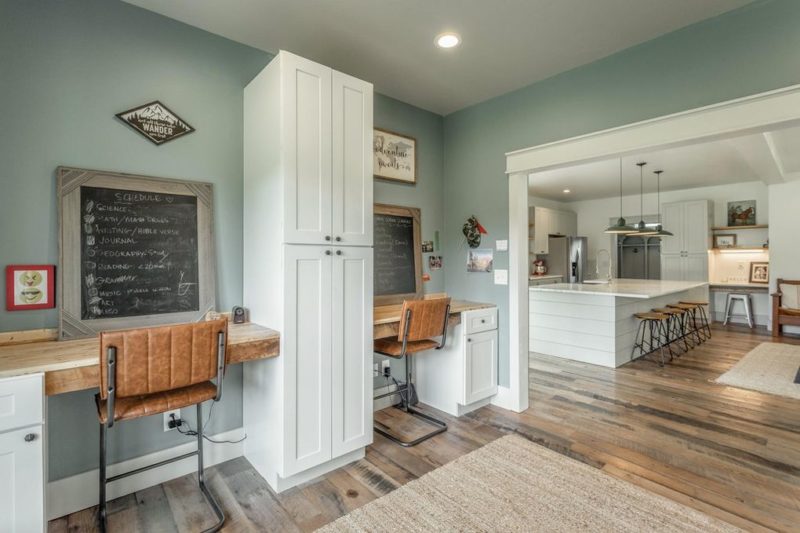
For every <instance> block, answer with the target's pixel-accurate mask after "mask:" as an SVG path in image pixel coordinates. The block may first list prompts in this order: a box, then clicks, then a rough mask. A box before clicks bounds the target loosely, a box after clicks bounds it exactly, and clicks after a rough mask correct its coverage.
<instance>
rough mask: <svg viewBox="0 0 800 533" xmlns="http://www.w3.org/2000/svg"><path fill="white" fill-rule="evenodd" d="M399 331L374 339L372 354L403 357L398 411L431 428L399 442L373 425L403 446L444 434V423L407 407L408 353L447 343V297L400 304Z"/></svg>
mask: <svg viewBox="0 0 800 533" xmlns="http://www.w3.org/2000/svg"><path fill="white" fill-rule="evenodd" d="M400 316H401V322H400V331H399V332H398V334H397V339H394V338H391V337H390V338H387V339H377V340H376V341H375V352H376V353H379V354H381V355H387V356H389V357H393V358H395V359H401V358H405V360H406V382H405V386H404V392H403V389H398V390H399V391H400V398H401V401H402V403H401V405H400V409H402V410H403V411H405V412H406V413H408V414H410V415H411V416H415V417H417V418H420V419H421V420H423V421H424V422H426V423H428V424H430V425H432V426H434V429H433V430H432V431H430V432H428V433H426V434H424V435H422V436H421V437H418V438H416V439H414V440H410V441H407V440H403V439H401V438H399V437H397V436H396V435H393V434H392V433H391V428H390V427H388V426H385V425H383V424H380V422H378V423H377V424H376V425H375V431H376V432H377V433H379V434H381V435H383V436H384V437H386V438H387V439H389V440H391V441H392V442H396V443H397V444H399V445H401V446H405V447H411V446H416V445H417V444H419V443H420V442H423V441H426V440H428V439H429V438H431V437H433V436H435V435H438V434H439V433H444V432H445V431H447V424H446V423H444V422H443V421H441V420H438V419H436V418H434V417H432V416H430V415H427V414H425V413H422V412H420V411H417V410H416V409H414V408H413V407H411V405H412V404H413V403H414V400H412V398H415V397H416V394H415V393H414V384H413V383H412V381H411V358H410V357H409V356H410V355H411V354H417V353H420V352H424V351H426V350H432V349H435V350H439V349H441V348H442V347H443V346H444V344H445V342H446V341H447V319H448V317H449V316H450V298H435V299H432V300H406V301H404V302H403V310H402V312H401V314H400ZM431 337H441V341H438V342H437V341H435V340H433V339H432V338H431Z"/></svg>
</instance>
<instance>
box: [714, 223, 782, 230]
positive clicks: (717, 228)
mask: <svg viewBox="0 0 800 533" xmlns="http://www.w3.org/2000/svg"><path fill="white" fill-rule="evenodd" d="M768 227H769V226H768V225H767V224H754V225H752V226H715V227H713V228H711V230H712V231H736V230H739V229H767V228H768Z"/></svg>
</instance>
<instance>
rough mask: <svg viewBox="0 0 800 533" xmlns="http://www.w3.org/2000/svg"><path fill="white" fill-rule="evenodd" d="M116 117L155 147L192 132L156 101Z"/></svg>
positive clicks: (185, 123) (185, 124) (182, 121)
mask: <svg viewBox="0 0 800 533" xmlns="http://www.w3.org/2000/svg"><path fill="white" fill-rule="evenodd" d="M116 117H117V118H119V119H120V120H121V121H123V122H124V123H125V124H127V125H128V126H130V127H131V128H133V129H135V130H136V131H138V132H139V133H141V134H142V135H144V136H145V137H146V138H147V139H149V140H150V141H151V142H152V143H153V144H155V145H161V144H164V143H165V142H168V141H171V140H173V139H177V138H178V137H182V136H183V135H187V134H189V133H192V132H193V131H194V128H193V127H191V126H190V125H189V124H188V123H187V122H186V121H185V120H183V119H182V118H181V117H179V116H178V115H176V114H175V113H173V112H172V111H171V110H170V109H169V108H168V107H167V106H165V105H164V104H162V103H161V102H159V101H158V100H156V101H154V102H150V103H147V104H144V105H140V106H137V107H134V108H133V109H128V110H127V111H123V112H122V113H117V114H116Z"/></svg>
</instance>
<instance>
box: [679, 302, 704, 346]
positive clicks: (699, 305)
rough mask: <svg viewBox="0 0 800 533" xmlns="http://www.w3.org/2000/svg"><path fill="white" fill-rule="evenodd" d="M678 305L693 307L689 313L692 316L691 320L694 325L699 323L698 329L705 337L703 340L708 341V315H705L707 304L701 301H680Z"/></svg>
mask: <svg viewBox="0 0 800 533" xmlns="http://www.w3.org/2000/svg"><path fill="white" fill-rule="evenodd" d="M679 303H682V304H685V305H693V306H695V308H694V310H692V311H690V312H691V314H692V320H693V321H694V322H695V323H697V321H699V322H700V325H699V329H700V332H701V334H702V335H703V336H704V337H705V340H708V339H710V338H711V324H710V323H709V321H708V314H706V307H708V302H704V301H702V300H681V301H680V302H679Z"/></svg>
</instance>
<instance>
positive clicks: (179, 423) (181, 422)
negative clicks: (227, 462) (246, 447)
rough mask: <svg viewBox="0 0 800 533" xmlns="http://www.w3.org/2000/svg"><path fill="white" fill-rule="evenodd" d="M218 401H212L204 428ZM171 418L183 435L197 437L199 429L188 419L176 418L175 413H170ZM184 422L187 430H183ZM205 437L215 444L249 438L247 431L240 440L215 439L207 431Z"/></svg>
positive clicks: (237, 442) (238, 441)
mask: <svg viewBox="0 0 800 533" xmlns="http://www.w3.org/2000/svg"><path fill="white" fill-rule="evenodd" d="M216 403H217V402H212V403H211V408H210V409H209V410H208V417H207V418H206V423H205V424H203V427H204V428H205V427H208V423H209V422H211V415H212V414H213V413H214V405H216ZM170 418H171V419H172V421H173V422H174V423H175V429H177V430H178V433H180V434H181V435H183V436H185V437H196V436H197V431H195V430H193V429H192V426H191V425H189V422H188V421H186V420H183V419H182V418H177V419H176V418H175V415H170ZM184 424H185V425H186V427H188V428H189V429H188V430H186V431H183V430H182V429H181V426H182V425H184ZM203 438H204V439H205V440H207V441H208V442H211V443H213V444H239V443H240V442H242V441H243V440H245V439H246V438H247V433H245V435H244V437H242V438H241V439H239V440H214V439H212V438H210V437H208V436H207V435H206V434H205V433H204V434H203Z"/></svg>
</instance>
